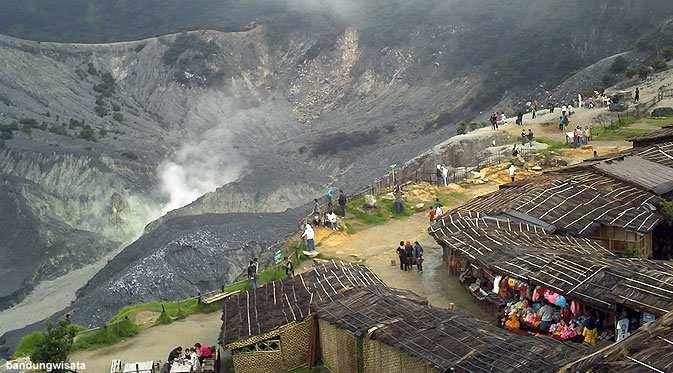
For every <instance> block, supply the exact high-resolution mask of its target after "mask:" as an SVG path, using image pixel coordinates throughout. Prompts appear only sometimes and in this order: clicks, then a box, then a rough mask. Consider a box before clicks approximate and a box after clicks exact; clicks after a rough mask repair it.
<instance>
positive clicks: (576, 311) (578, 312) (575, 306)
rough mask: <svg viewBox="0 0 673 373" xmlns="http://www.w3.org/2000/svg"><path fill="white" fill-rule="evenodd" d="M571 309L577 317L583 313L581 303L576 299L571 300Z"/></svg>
mask: <svg viewBox="0 0 673 373" xmlns="http://www.w3.org/2000/svg"><path fill="white" fill-rule="evenodd" d="M570 311H571V312H572V313H573V315H575V317H579V316H580V315H581V314H582V307H581V306H580V304H579V303H578V302H576V301H572V302H570Z"/></svg>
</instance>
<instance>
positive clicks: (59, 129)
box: [49, 126, 68, 136]
mask: <svg viewBox="0 0 673 373" xmlns="http://www.w3.org/2000/svg"><path fill="white" fill-rule="evenodd" d="M49 132H51V133H53V134H56V135H61V136H68V131H67V130H66V129H65V127H63V126H51V127H49Z"/></svg>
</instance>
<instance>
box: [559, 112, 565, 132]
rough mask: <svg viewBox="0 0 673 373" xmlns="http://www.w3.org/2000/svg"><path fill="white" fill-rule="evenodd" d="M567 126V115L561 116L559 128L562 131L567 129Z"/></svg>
mask: <svg viewBox="0 0 673 373" xmlns="http://www.w3.org/2000/svg"><path fill="white" fill-rule="evenodd" d="M565 126H566V123H565V117H563V116H560V117H559V118H558V129H559V130H560V131H561V132H563V131H564V130H565Z"/></svg>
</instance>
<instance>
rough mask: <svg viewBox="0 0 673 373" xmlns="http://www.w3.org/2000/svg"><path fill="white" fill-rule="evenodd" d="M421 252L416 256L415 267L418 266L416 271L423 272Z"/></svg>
mask: <svg viewBox="0 0 673 373" xmlns="http://www.w3.org/2000/svg"><path fill="white" fill-rule="evenodd" d="M423 260H424V259H423V254H420V255H419V256H417V257H416V267H418V272H419V273H420V272H423Z"/></svg>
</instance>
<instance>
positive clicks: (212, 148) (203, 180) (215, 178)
mask: <svg viewBox="0 0 673 373" xmlns="http://www.w3.org/2000/svg"><path fill="white" fill-rule="evenodd" d="M228 140H229V134H228V131H226V126H222V125H220V126H216V127H214V128H212V129H210V130H207V131H205V132H203V133H202V134H201V136H199V139H196V140H192V141H190V142H187V143H186V144H184V145H183V146H182V147H181V148H180V150H178V151H177V152H176V153H175V155H174V156H173V158H172V159H170V160H166V161H164V162H162V163H161V164H160V165H159V178H160V180H161V191H162V192H163V193H165V194H167V195H168V197H169V201H168V203H167V204H166V205H165V206H164V207H163V209H162V213H163V214H165V213H167V212H169V211H171V210H175V209H177V208H180V207H183V206H185V205H188V204H190V203H191V202H193V201H195V200H196V199H197V198H199V197H200V196H202V195H203V194H205V193H208V192H212V191H214V190H215V189H216V188H218V187H220V186H222V185H225V184H227V183H230V182H232V181H235V180H236V179H238V177H239V176H240V173H241V171H242V169H243V167H244V166H245V163H246V162H245V160H244V159H243V158H242V157H241V156H240V155H238V154H236V153H235V152H234V151H233V150H231V147H230V146H229V145H228V144H229V141H228Z"/></svg>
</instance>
